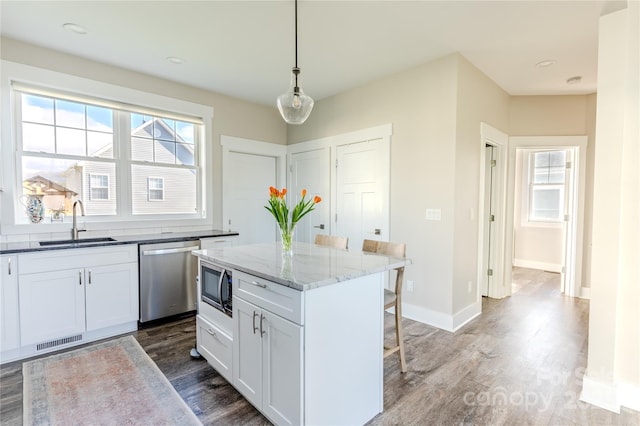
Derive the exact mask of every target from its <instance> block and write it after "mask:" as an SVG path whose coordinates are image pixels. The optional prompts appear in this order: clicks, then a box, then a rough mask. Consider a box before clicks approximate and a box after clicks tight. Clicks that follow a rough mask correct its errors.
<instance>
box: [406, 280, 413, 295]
mask: <svg viewBox="0 0 640 426" xmlns="http://www.w3.org/2000/svg"><path fill="white" fill-rule="evenodd" d="M407 292H409V293H413V281H411V280H407Z"/></svg>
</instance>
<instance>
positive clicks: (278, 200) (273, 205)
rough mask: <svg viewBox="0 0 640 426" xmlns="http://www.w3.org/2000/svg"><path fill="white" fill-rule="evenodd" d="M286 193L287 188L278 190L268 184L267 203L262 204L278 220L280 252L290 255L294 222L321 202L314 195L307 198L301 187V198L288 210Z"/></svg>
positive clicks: (305, 191)
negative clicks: (280, 240)
mask: <svg viewBox="0 0 640 426" xmlns="http://www.w3.org/2000/svg"><path fill="white" fill-rule="evenodd" d="M286 195H287V188H282V191H279V190H278V189H276V188H274V187H273V186H270V187H269V205H268V206H264V208H265V209H267V210H269V211H270V212H271V214H272V215H273V217H274V218H275V219H276V222H278V226H279V227H280V235H281V237H282V252H283V253H285V254H289V255H290V254H292V251H291V239H292V238H293V230H294V228H295V226H296V224H297V223H298V222H299V221H300V219H302V218H303V217H304V216H305V215H306V214H308V213H310V212H312V211H313V209H314V207H315V206H316V204H318V203H319V202H321V201H322V199H321V198H320V197H318V196H317V195H316V196H315V197H313V199H309V200H307V199H306V197H307V190H306V189H303V190H302V198H301V199H300V201H298V204H296V205H295V206H294V207H293V210H291V212H289V207H287V202H286V200H285V196H286Z"/></svg>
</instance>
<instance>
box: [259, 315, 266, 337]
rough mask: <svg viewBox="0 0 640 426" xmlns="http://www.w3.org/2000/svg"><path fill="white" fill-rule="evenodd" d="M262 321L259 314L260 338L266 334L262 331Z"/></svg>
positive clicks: (262, 316) (262, 317)
mask: <svg viewBox="0 0 640 426" xmlns="http://www.w3.org/2000/svg"><path fill="white" fill-rule="evenodd" d="M263 320H264V315H262V314H260V337H262V336H264V335H265V334H267V332H266V331H264V330H263V329H262V321H263Z"/></svg>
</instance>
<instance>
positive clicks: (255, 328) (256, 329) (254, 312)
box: [253, 311, 258, 334]
mask: <svg viewBox="0 0 640 426" xmlns="http://www.w3.org/2000/svg"><path fill="white" fill-rule="evenodd" d="M257 316H258V313H257V312H256V311H253V334H256V331H258V327H256V317H257Z"/></svg>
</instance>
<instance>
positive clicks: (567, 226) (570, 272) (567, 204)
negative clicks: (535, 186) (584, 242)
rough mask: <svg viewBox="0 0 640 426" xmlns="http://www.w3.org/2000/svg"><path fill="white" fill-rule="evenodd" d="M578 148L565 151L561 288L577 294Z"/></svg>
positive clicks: (565, 291) (572, 294)
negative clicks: (575, 289) (575, 291)
mask: <svg viewBox="0 0 640 426" xmlns="http://www.w3.org/2000/svg"><path fill="white" fill-rule="evenodd" d="M576 150H577V148H572V149H568V150H567V151H566V152H565V159H566V168H565V178H564V188H565V190H564V222H563V225H564V229H563V231H564V238H563V266H562V278H561V288H560V291H561V292H562V293H567V294H568V295H569V296H575V294H574V291H573V289H574V288H575V281H576V274H575V269H576V218H577V193H578V191H577V188H576V180H577V179H576V171H577V170H578V168H577V167H576V161H577V158H578V156H577V155H576V152H575V151H576Z"/></svg>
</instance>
